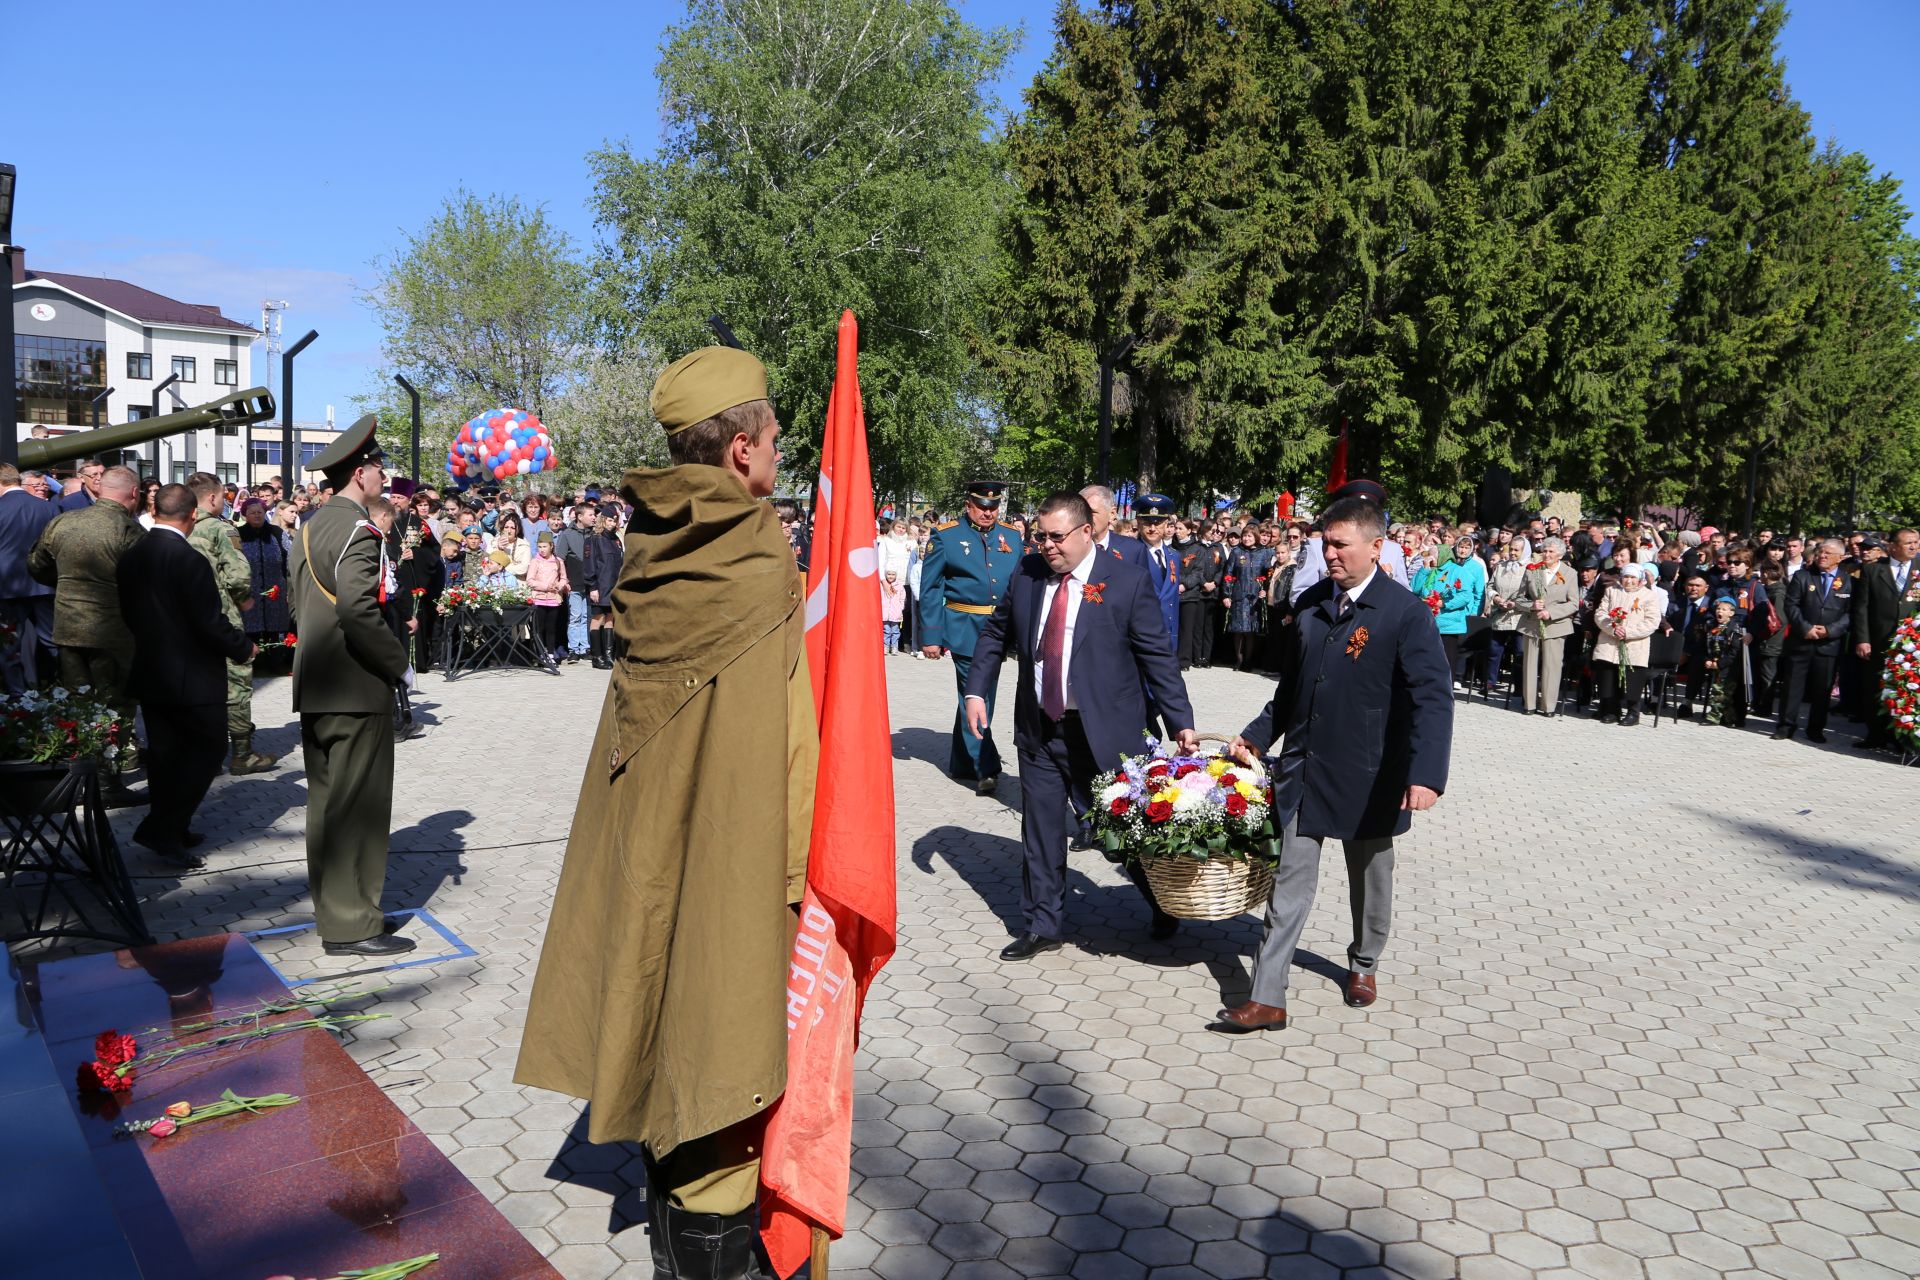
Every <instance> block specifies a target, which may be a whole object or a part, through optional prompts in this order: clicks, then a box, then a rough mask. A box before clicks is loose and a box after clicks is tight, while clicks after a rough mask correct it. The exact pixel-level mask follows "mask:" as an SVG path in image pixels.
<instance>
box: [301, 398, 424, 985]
mask: <svg viewBox="0 0 1920 1280" xmlns="http://www.w3.org/2000/svg"><path fill="white" fill-rule="evenodd" d="M374 425H375V421H374V416H373V415H372V414H368V415H367V416H366V417H364V418H362V419H360V421H358V422H356V423H354V424H353V425H352V426H350V427H348V428H347V429H346V430H345V431H342V432H341V433H340V434H339V436H338V437H337V438H336V439H335V440H334V442H333V443H332V444H331V445H329V446H328V447H327V449H326V451H325V452H323V453H322V454H321V455H320V456H319V457H317V458H315V459H314V460H313V461H312V462H309V463H308V464H307V470H309V471H320V472H323V473H324V474H325V475H326V480H327V487H328V488H330V489H332V490H333V497H332V498H330V499H328V500H327V503H326V505H325V506H323V507H321V508H320V509H319V510H318V511H316V512H314V513H313V518H312V519H310V520H308V521H307V522H306V523H305V524H303V525H301V526H300V532H299V533H298V534H297V535H296V536H295V537H294V539H293V554H292V555H291V556H290V557H289V558H288V562H287V584H288V587H289V588H290V590H289V592H288V603H289V605H291V606H292V609H293V617H294V625H295V629H296V630H298V631H299V633H300V643H299V644H298V645H297V646H295V648H294V651H293V709H294V710H295V711H296V712H298V713H299V716H300V746H301V750H302V753H303V755H304V757H305V760H306V766H307V880H308V882H309V886H310V888H311V890H312V893H313V914H314V919H315V921H316V923H317V924H318V925H319V928H320V940H321V941H322V942H323V943H324V944H325V945H326V950H327V954H328V955H361V956H390V955H398V954H399V953H401V952H403V951H411V950H413V943H412V942H410V941H408V940H407V939H405V938H398V937H393V936H391V935H388V934H387V933H385V932H384V930H385V926H386V921H385V919H384V918H383V917H382V916H381V914H380V892H381V890H382V888H384V887H385V884H386V878H387V836H388V834H389V828H390V827H391V825H392V821H393V687H394V685H396V684H401V683H404V684H406V685H408V686H409V687H411V686H412V684H413V668H412V667H410V666H408V665H407V651H406V648H405V646H403V645H402V644H401V643H400V641H399V639H398V638H397V637H395V635H394V634H393V631H392V630H391V629H390V628H389V627H388V626H387V623H386V619H385V618H383V617H381V614H380V547H381V538H380V535H379V534H378V533H376V532H374V531H373V529H372V528H371V527H369V526H368V524H367V503H368V502H369V501H371V500H372V499H374V498H376V497H378V496H379V495H380V490H381V488H382V486H383V485H384V483H385V480H386V470H385V461H386V460H385V457H384V456H383V455H382V454H381V452H380V446H379V445H378V444H377V443H375V441H374V438H373V429H374Z"/></svg>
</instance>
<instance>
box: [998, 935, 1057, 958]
mask: <svg viewBox="0 0 1920 1280" xmlns="http://www.w3.org/2000/svg"><path fill="white" fill-rule="evenodd" d="M1059 949H1060V939H1058V938H1043V937H1041V936H1040V935H1039V934H1037V933H1023V934H1021V935H1020V936H1019V937H1017V938H1015V939H1014V940H1013V941H1012V942H1009V943H1008V944H1007V945H1006V946H1005V947H1003V948H1001V951H1000V958H1001V959H1002V960H1031V959H1033V958H1034V957H1035V956H1037V955H1039V954H1040V953H1041V952H1043V951H1058V950H1059Z"/></svg>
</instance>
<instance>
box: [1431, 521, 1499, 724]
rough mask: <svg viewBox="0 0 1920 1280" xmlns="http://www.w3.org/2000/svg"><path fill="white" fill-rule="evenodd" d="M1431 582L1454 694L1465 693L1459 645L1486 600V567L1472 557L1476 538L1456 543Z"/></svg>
mask: <svg viewBox="0 0 1920 1280" xmlns="http://www.w3.org/2000/svg"><path fill="white" fill-rule="evenodd" d="M1430 581H1431V582H1432V584H1433V585H1432V588H1431V589H1432V590H1433V591H1436V592H1438V593H1439V596H1440V612H1439V613H1437V614H1435V615H1434V623H1435V625H1436V626H1437V627H1438V629H1439V632H1440V645H1441V647H1442V648H1444V649H1445V650H1446V651H1447V666H1448V668H1449V669H1450V670H1451V671H1452V672H1453V689H1454V692H1455V693H1460V692H1464V691H1465V689H1466V686H1465V685H1463V684H1462V683H1461V682H1460V677H1461V674H1462V673H1461V663H1462V661H1463V659H1462V658H1461V656H1460V645H1461V643H1462V642H1463V641H1465V640H1466V638H1467V619H1468V618H1477V617H1479V616H1480V611H1481V609H1482V607H1483V606H1484V605H1485V603H1486V598H1487V566H1486V564H1485V562H1483V561H1482V560H1481V559H1480V557H1479V556H1476V555H1475V554H1473V539H1472V538H1466V537H1463V538H1459V539H1457V540H1455V542H1454V544H1453V559H1452V560H1450V561H1448V562H1447V563H1445V564H1443V565H1441V566H1440V568H1439V569H1438V571H1437V572H1436V573H1435V574H1434V576H1433V578H1432V579H1430Z"/></svg>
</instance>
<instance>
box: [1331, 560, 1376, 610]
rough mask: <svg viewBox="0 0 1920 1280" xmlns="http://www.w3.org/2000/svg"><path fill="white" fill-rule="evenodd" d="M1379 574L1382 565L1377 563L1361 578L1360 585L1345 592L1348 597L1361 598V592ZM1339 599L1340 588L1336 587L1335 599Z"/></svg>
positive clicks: (1351, 598) (1350, 598) (1351, 599)
mask: <svg viewBox="0 0 1920 1280" xmlns="http://www.w3.org/2000/svg"><path fill="white" fill-rule="evenodd" d="M1379 576H1380V566H1379V565H1378V564H1376V565H1374V566H1373V572H1372V573H1370V574H1368V575H1367V576H1366V577H1364V578H1362V579H1361V580H1360V585H1359V586H1357V587H1355V588H1354V589H1353V590H1351V591H1349V592H1346V593H1345V594H1346V597H1347V599H1348V600H1349V601H1354V600H1358V599H1359V598H1360V593H1361V592H1363V591H1365V590H1366V589H1367V584H1369V583H1371V582H1372V581H1373V580H1374V579H1375V578H1377V577H1379ZM1339 599H1340V593H1339V589H1338V588H1335V594H1334V600H1335V601H1336V602H1337V601H1338V600H1339Z"/></svg>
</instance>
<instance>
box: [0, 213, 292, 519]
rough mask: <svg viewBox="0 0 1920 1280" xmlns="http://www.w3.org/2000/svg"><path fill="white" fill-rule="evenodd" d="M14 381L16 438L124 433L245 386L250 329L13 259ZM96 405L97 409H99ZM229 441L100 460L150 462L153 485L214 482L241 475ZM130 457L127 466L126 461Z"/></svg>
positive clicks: (20, 253) (202, 306) (134, 290)
mask: <svg viewBox="0 0 1920 1280" xmlns="http://www.w3.org/2000/svg"><path fill="white" fill-rule="evenodd" d="M12 256H13V281H12V288H13V332H14V375H15V385H16V387H17V394H18V400H19V414H20V425H19V427H18V431H19V434H20V435H21V436H23V437H24V436H27V435H30V434H38V433H37V432H35V431H34V428H36V427H39V428H43V429H44V430H45V432H46V433H47V434H50V435H64V434H67V433H68V432H73V431H83V430H86V429H88V428H89V427H91V426H92V425H93V423H94V421H95V405H94V401H95V400H96V399H98V400H99V401H100V403H99V405H98V420H99V421H100V422H101V423H102V424H103V425H104V424H107V423H114V422H128V421H131V420H132V419H135V418H140V417H145V416H147V415H148V414H149V413H151V412H152V411H153V402H154V393H155V391H156V390H157V389H159V388H160V387H161V384H162V383H165V382H166V380H167V378H168V377H169V376H170V375H177V377H175V379H174V381H173V382H171V383H169V384H167V386H166V387H165V389H164V390H162V391H161V393H160V412H161V413H171V412H173V410H175V409H177V408H183V407H186V406H189V405H196V404H204V403H206V402H207V401H209V400H216V399H218V398H220V397H221V396H225V395H231V394H233V393H234V392H236V391H240V390H243V389H245V388H247V387H251V386H253V385H254V381H253V372H252V369H251V358H250V356H251V350H252V344H253V341H254V339H255V338H257V337H259V336H260V335H259V330H257V329H255V328H254V327H253V326H251V325H248V324H244V323H242V322H240V321H238V320H232V319H229V318H228V317H226V316H224V315H222V314H220V309H219V307H217V306H213V305H211V304H207V303H191V302H181V301H179V300H178V299H175V298H169V297H167V296H165V295H164V294H158V293H155V292H153V291H152V290H151V289H143V288H141V287H140V286H139V285H137V284H132V283H130V282H128V281H125V280H114V279H109V278H107V277H103V276H83V275H73V274H70V273H67V272H62V271H40V270H36V269H33V268H31V267H29V266H28V265H27V261H26V253H25V251H24V250H22V249H20V248H19V247H18V246H15V248H14V251H13V255H12ZM103 396H104V398H102V397H103ZM246 450H247V442H246V441H245V440H244V439H242V438H241V437H240V436H239V435H238V433H235V434H232V435H226V434H222V433H219V432H215V431H199V432H192V433H189V434H186V435H182V436H175V437H172V438H170V439H168V440H164V441H161V442H159V446H158V449H157V451H156V450H155V449H153V448H152V447H151V446H149V447H143V448H141V449H138V450H134V451H129V453H128V456H126V457H124V458H122V457H120V456H115V457H114V458H112V459H110V460H109V461H113V462H122V461H124V462H125V463H126V464H127V465H129V466H131V465H135V463H136V462H138V464H139V465H140V466H141V469H142V470H143V472H145V473H148V474H151V471H152V468H151V466H150V464H149V459H151V458H152V457H153V456H154V454H155V452H157V453H158V457H159V478H160V479H162V480H169V481H171V480H181V479H185V478H186V477H187V476H188V475H190V474H191V473H193V472H195V471H211V472H213V473H214V474H216V475H219V476H221V477H222V478H223V479H235V480H238V479H240V478H241V477H242V476H243V475H244V474H246V473H247V470H248V468H247V461H248V460H247V456H246ZM136 454H137V458H136V457H135V456H134V455H136Z"/></svg>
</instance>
